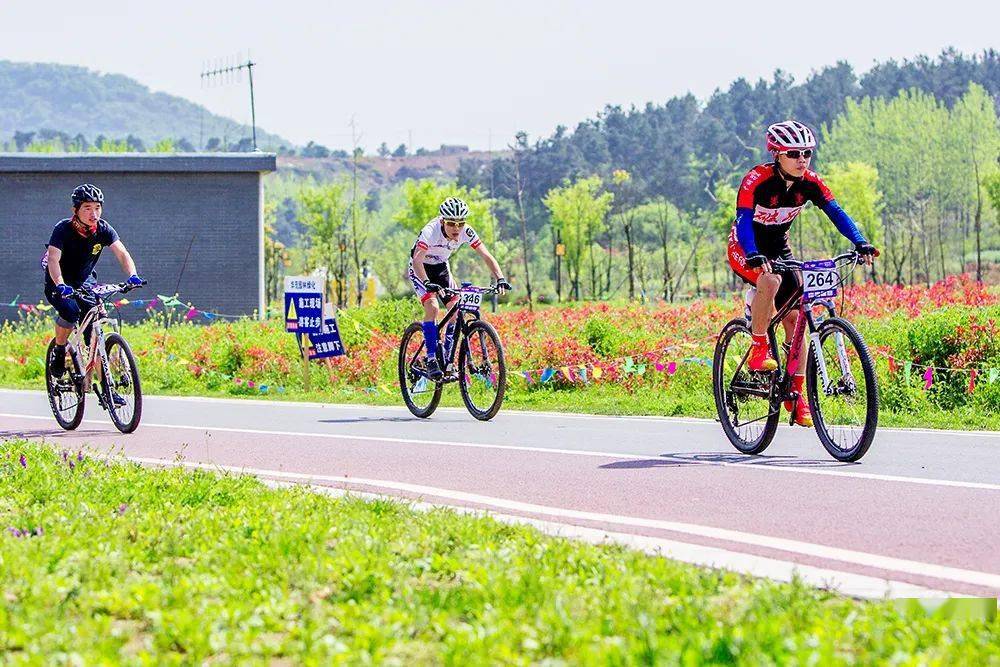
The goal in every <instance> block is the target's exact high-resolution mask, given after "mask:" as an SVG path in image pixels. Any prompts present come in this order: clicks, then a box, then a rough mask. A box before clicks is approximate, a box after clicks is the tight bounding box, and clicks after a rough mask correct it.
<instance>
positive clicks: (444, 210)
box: [407, 197, 511, 380]
mask: <svg viewBox="0 0 1000 667" xmlns="http://www.w3.org/2000/svg"><path fill="white" fill-rule="evenodd" d="M438 212H439V213H440V215H439V216H438V217H436V218H434V219H433V220H431V221H430V222H428V223H427V224H426V225H425V226H424V228H423V229H422V230H420V235H419V236H417V240H416V242H415V243H414V244H413V247H412V248H411V249H410V264H409V267H408V270H407V274H408V276H409V278H410V282H411V283H412V284H413V291H414V292H416V294H417V297H418V298H419V299H420V303H421V304H423V306H424V322H423V328H424V341H425V343H426V347H427V362H426V363H427V374H428V376H430V377H431V379H434V380H437V379H439V378H441V376H442V375H443V370H442V369H441V368H440V367H439V366H438V363H437V357H436V356H435V355H436V354H437V345H438V329H437V319H438V316H439V315H440V312H441V310H440V306H439V304H438V298H437V297H438V292H440V291H441V289H442V288H443V287H448V288H455V287H456V283H455V279H454V278H453V277H452V275H451V270H450V267H449V266H448V258H449V257H451V255H452V253H454V252H455V251H456V250H458V249H459V248H461V247H462V246H463V245H468V246H469V247H471V248H472V249H473V250H475V251H476V252H477V253H478V254H479V256H480V257H482V258H483V262H485V263H486V266H487V268H489V270H490V273H491V274H492V275H493V280H494V284H495V285H496V287H497V290H498V292H499V293H500V294H503V293H504V292H506V291H508V290H510V289H511V286H510V283H508V282H507V281H506V280H505V279H504V277H503V271H501V270H500V265H499V264H498V263H497V260H496V259H495V258H494V257H493V255H491V254H490V251H489V250H487V249H486V246H484V245H483V241H482V239H480V238H479V235H478V234H476V232H475V230H473V229H472V227H469V226H467V225H466V223H465V219H466V218H467V217H468V216H469V207H468V205H467V204H466V203H465V202H464V201H462V200H461V199H459V198H457V197H449V198H448V199H445V200H444V202H442V203H441V206H440V207H438ZM456 298H457V297H456ZM454 302H455V300H454V299H452V300H451V301H449V302H448V304H447V305H448V306H449V307H450V306H451V305H452V304H453V303H454ZM454 335H455V331H454V322H453V323H451V324H449V326H448V331H447V332H446V333H445V341H446V344H447V343H449V342H450V341H451V340H453V339H454Z"/></svg>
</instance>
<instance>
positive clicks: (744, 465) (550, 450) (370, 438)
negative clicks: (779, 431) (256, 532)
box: [0, 412, 1000, 491]
mask: <svg viewBox="0 0 1000 667" xmlns="http://www.w3.org/2000/svg"><path fill="white" fill-rule="evenodd" d="M0 417H12V418H17V419H35V420H43V421H50V420H51V419H52V418H51V417H40V416H36V415H20V414H15V413H9V412H0ZM83 421H84V423H91V424H107V422H105V421H103V420H99V419H84V420H83ZM143 426H146V427H152V428H167V429H175V430H185V431H203V432H204V431H219V432H222V433H247V434H252V435H275V436H283V437H292V438H323V439H328V440H348V441H351V440H354V441H362V442H388V443H394V444H410V445H432V446H435V447H460V448H470V449H498V450H508V451H519V452H535V453H540V454H563V455H567V456H594V457H599V458H607V459H630V460H641V461H656V462H659V463H663V464H670V463H671V462H673V461H678V462H681V463H684V464H689V465H690V464H698V465H706V466H720V467H723V468H740V469H744V470H746V469H749V470H767V471H772V472H783V473H793V474H803V475H823V476H827V477H846V478H854V479H869V480H877V481H881V482H898V483H906V484H922V485H925V486H944V487H952V488H963V489H977V490H985V491H1000V484H991V483H988V482H965V481H959V480H948V479H934V478H930V477H904V476H901V475H883V474H878V473H866V472H852V471H849V470H824V469H817V468H801V467H793V466H784V465H780V464H774V463H769V462H767V460H766V459H754V460H751V461H746V462H738V461H707V460H702V459H685V458H681V457H671V456H655V455H649V454H629V453H622V452H601V451H594V450H589V449H561V448H556V447H529V446H527V445H501V444H492V443H483V442H456V441H453V440H421V439H417V438H392V437H388V436H376V435H348V434H344V433H316V432H311V431H281V430H271V429H252V428H235V427H230V426H191V425H188V424H155V423H154V424H150V423H145V422H144V423H143ZM109 435H114V432H110V433H109ZM128 437H135V436H128ZM758 461H759V462H758Z"/></svg>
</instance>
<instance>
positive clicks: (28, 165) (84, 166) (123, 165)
mask: <svg viewBox="0 0 1000 667" xmlns="http://www.w3.org/2000/svg"><path fill="white" fill-rule="evenodd" d="M275 167H276V158H275V155H274V153H259V152H258V153H163V154H157V153H0V173H15V172H16V173H31V172H48V173H53V172H74V173H80V172H104V173H108V172H158V173H164V172H174V173H176V172H186V173H197V172H203V173H204V172H214V173H220V172H223V173H229V172H267V171H274V170H275Z"/></svg>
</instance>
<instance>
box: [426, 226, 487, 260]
mask: <svg viewBox="0 0 1000 667" xmlns="http://www.w3.org/2000/svg"><path fill="white" fill-rule="evenodd" d="M441 225H442V223H441V217H440V216H438V217H436V218H434V219H433V220H431V221H430V222H428V223H427V224H426V225H424V228H423V229H421V230H420V235H419V236H417V241H416V243H414V244H413V247H412V248H411V249H410V257H412V256H413V253H414V252H416V251H417V248H420V249H421V250H426V251H427V254H425V255H424V263H425V264H444V263H446V262H447V261H448V258H449V257H451V255H452V253H454V252H455V251H456V250H458V249H459V248H461V247H462V246H463V245H468V246H469V247H470V248H478V247H479V246H480V245H481V244H482V240H480V238H479V235H478V234H476V231H475V230H474V229H473V228H472V227H470V226H468V225H466V226H465V228H464V229H463V230H462V231H461V233H460V234H459V236H458V239H457V240H455V241H452V240H451V239H449V238H448V237H446V236H445V235H444V231H442V229H441Z"/></svg>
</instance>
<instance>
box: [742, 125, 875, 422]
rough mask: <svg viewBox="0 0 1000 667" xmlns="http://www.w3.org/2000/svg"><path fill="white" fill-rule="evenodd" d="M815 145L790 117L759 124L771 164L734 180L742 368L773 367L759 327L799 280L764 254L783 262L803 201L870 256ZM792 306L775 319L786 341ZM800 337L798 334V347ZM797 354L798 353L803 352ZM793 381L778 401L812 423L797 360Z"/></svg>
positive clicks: (788, 254) (792, 318)
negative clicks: (747, 291) (749, 289)
mask: <svg viewBox="0 0 1000 667" xmlns="http://www.w3.org/2000/svg"><path fill="white" fill-rule="evenodd" d="M815 148H816V138H815V136H814V135H813V133H812V131H811V130H810V129H809V128H808V127H806V126H805V125H803V124H802V123H799V122H797V121H794V120H788V121H784V122H781V123H775V124H773V125H771V126H770V127H768V128H767V149H768V150H769V151H771V154H772V155H773V156H774V161H773V162H769V163H766V164H760V165H757V166H756V167H754V168H753V169H751V170H750V171H749V172H748V173H747V175H746V176H744V177H743V181H742V183H741V184H740V189H739V192H738V193H737V196H736V220H735V221H734V222H733V227H732V230H731V231H730V233H729V247H728V256H729V265H730V266H731V267H732V269H733V271H735V272H736V274H737V275H739V276H740V277H741V278H742V279H743V280H744V281H745V282H747V283H748V284H750V285H754V286H755V287H756V294H755V295H754V298H753V303H752V304H751V314H752V321H751V326H750V329H751V332H752V334H753V346H752V349H751V352H750V357H749V359H748V360H747V365H748V366H749V368H750V370H752V371H768V372H769V371H773V370H775V369H776V368H777V367H778V362H777V361H775V359H774V358H773V357H772V356H771V350H770V347H769V345H768V342H767V325H768V322H769V320H770V318H771V314H772V312H773V309H774V308H775V307H778V308H780V307H781V306H783V305H784V304H785V303H786V302H787V301H788V299H789V298H790V297H791V296H792V294H794V292H795V291H796V289H797V288H798V285H799V278H798V275H797V274H796V273H792V272H780V273H779V272H775V271H773V270H772V268H771V264H770V260H772V259H791V258H792V251H791V248H790V247H789V245H788V229H789V228H790V227H791V225H792V221H793V220H795V218H797V217H798V215H799V213H800V212H801V211H802V209H803V207H805V205H806V204H807V203H808V202H812V203H813V205H815V206H817V207H819V208H820V209H821V210H822V211H823V212H824V213H826V215H827V217H829V218H830V220H831V221H832V222H833V224H834V225H835V226H836V227H837V229H838V230H839V231H840V233H841V234H843V235H844V236H845V237H846V238H848V239H849V240H850V241H852V242H853V243H854V246H855V249H856V250H857V251H858V252H859V253H860V254H861V255H862V256H863V257H864V258H865V261H866V263H868V264H870V263H871V262H872V258H873V257H874V256H876V255H877V254H878V250H876V248H875V246H873V245H872V244H871V243H869V242H868V241H867V240H866V239H865V237H864V235H863V234H862V233H861V230H859V229H858V226H857V225H856V224H855V223H854V220H852V219H851V217H850V216H849V215H847V213H846V212H844V209H842V208H841V207H840V205H839V204H838V203H837V201H836V199H834V196H833V193H832V192H830V189H829V188H828V187H827V186H826V184H825V183H824V182H823V180H822V179H821V178H820V177H819V175H817V174H816V172H814V171H810V169H809V162H810V160H811V158H812V154H813V150H814V149H815ZM798 312H799V311H798V309H795V310H792V311H791V312H790V313H789V314H788V316H787V317H786V318H785V319H784V321H783V322H782V325H783V326H784V328H785V335H786V339H787V340H791V338H792V332H793V331H794V330H795V322H796V318H797V317H798ZM807 343H808V338H804V339H803V346H805V345H806V344H807ZM800 358H801V359H805V358H806V350H805V349H803V350H802V353H801V356H800ZM799 369H800V370H799V372H798V374H796V375H795V376H794V377H793V379H792V382H793V389H794V390H795V391H797V392H798V393H799V400H798V401H797V403H796V405H791V404H790V403H786V404H785V407H786V409H788V410H789V411H790V412H791V411H794V412H795V422H796V423H797V424H800V425H802V426H812V415H811V414H810V411H809V403H808V401H807V400H806V395H805V391H804V389H803V380H804V375H803V374H804V372H805V364H800V366H799Z"/></svg>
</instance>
